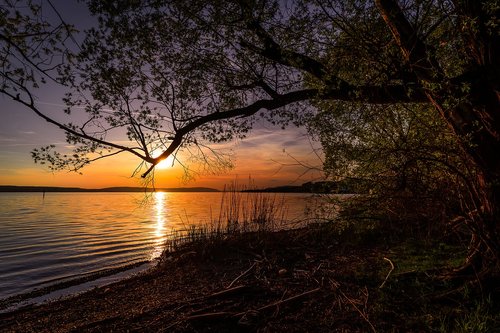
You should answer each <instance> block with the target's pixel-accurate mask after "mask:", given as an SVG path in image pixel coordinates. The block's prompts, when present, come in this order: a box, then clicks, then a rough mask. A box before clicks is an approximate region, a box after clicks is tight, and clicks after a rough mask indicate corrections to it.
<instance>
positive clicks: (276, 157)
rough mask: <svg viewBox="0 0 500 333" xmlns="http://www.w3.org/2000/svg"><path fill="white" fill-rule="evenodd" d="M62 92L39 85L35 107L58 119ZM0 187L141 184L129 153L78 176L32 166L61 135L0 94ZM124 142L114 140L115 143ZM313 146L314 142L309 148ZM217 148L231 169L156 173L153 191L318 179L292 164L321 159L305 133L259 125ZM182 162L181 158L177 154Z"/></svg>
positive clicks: (63, 6) (74, 14)
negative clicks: (37, 152)
mask: <svg viewBox="0 0 500 333" xmlns="http://www.w3.org/2000/svg"><path fill="white" fill-rule="evenodd" d="M53 3H54V5H55V6H56V8H58V10H59V11H60V12H61V14H62V15H63V17H64V18H65V20H66V21H67V22H69V23H72V24H74V25H75V26H76V27H77V29H79V30H83V29H85V28H86V27H88V26H89V25H91V24H92V18H90V16H89V15H83V14H82V13H85V12H86V9H85V8H84V7H83V4H81V3H77V2H76V0H75V1H67V0H57V1H53ZM63 93H64V90H63V89H60V88H57V87H44V88H42V89H40V90H37V91H35V95H36V96H37V98H38V101H37V102H38V105H39V107H40V109H41V110H42V111H44V112H46V113H47V114H50V115H55V117H58V118H60V117H61V115H62V114H63V111H62V109H63V107H64V105H63V103H62V101H61V98H62V96H63ZM0 112H1V115H2V121H1V122H0V185H37V186H77V187H84V188H100V187H108V186H141V185H142V184H141V180H140V178H139V177H138V176H136V177H135V178H132V177H131V175H132V173H133V171H134V169H135V168H136V167H137V165H138V164H139V163H140V160H139V159H138V158H136V157H134V156H132V155H130V154H125V153H124V154H121V155H119V156H116V157H110V158H106V159H103V160H100V161H97V162H95V163H93V164H92V165H90V166H88V167H86V168H84V169H83V170H82V172H83V175H79V174H76V173H69V172H65V171H62V172H57V173H52V172H50V171H49V170H48V169H47V168H46V167H44V166H42V165H38V164H35V163H34V162H33V160H32V159H31V156H30V151H32V150H33V149H34V148H38V147H41V146H46V145H49V144H55V145H56V146H57V147H58V148H59V149H61V148H62V149H64V148H65V147H66V146H67V143H66V142H65V140H64V133H63V132H62V131H61V130H59V129H57V128H55V126H53V125H51V124H49V123H47V122H45V121H44V120H43V119H41V118H38V117H37V116H36V115H35V114H34V113H32V111H30V110H29V109H27V108H25V107H23V106H22V105H19V104H17V103H15V102H13V101H11V100H10V99H8V98H7V97H5V96H0ZM120 139H121V140H124V138H117V140H120ZM314 145H315V146H316V147H317V146H318V143H315V144H314ZM219 148H223V149H225V151H227V152H230V153H231V154H232V161H233V163H234V168H233V169H232V170H230V171H228V172H225V173H222V174H219V175H210V174H206V175H199V176H198V177H197V178H196V179H195V180H191V181H189V182H187V183H186V182H185V181H183V179H182V174H183V171H182V168H181V167H180V166H179V165H178V164H177V165H176V166H175V167H173V168H164V169H158V168H157V170H156V172H155V185H156V186H157V187H179V186H189V187H192V186H207V187H214V188H219V189H220V188H222V187H223V186H224V184H227V183H229V182H230V181H232V180H234V179H236V178H238V179H239V181H241V182H243V183H245V182H246V181H247V179H248V178H249V177H251V178H252V179H253V180H254V182H255V184H256V186H259V187H266V186H280V185H286V184H301V183H303V182H306V181H311V180H318V179H319V177H320V174H319V173H318V172H312V171H310V172H307V173H305V174H304V172H305V171H306V169H305V168H304V167H303V166H299V165H297V161H295V160H294V159H296V160H298V161H301V162H303V163H304V164H308V165H314V166H320V164H321V161H320V160H319V159H318V157H317V156H316V154H314V153H313V149H312V147H311V142H310V140H309V139H308V137H307V135H306V131H305V129H298V128H288V129H286V130H281V129H280V128H277V127H272V126H271V125H269V124H267V123H264V122H261V123H258V124H257V126H256V127H255V129H254V130H253V131H252V132H251V134H250V135H249V137H248V138H247V139H245V140H243V141H237V142H235V141H233V142H229V143H225V144H223V145H220V146H219ZM180 159H181V160H185V159H186V156H182V155H181V156H180Z"/></svg>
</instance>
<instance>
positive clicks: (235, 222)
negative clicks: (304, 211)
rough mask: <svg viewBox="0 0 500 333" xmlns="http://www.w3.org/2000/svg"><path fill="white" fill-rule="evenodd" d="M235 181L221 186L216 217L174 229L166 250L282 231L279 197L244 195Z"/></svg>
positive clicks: (284, 210) (282, 202) (283, 210)
mask: <svg viewBox="0 0 500 333" xmlns="http://www.w3.org/2000/svg"><path fill="white" fill-rule="evenodd" d="M253 189H254V188H253V187H252V186H251V184H250V185H248V186H242V185H239V184H238V183H237V182H236V181H234V182H232V183H230V184H229V185H226V186H224V190H223V192H222V197H221V201H220V209H219V214H218V216H216V217H211V218H210V222H209V223H207V224H203V225H191V226H190V227H188V228H187V229H184V230H175V231H173V232H172V233H171V234H170V235H169V237H167V239H168V240H167V244H166V251H174V250H177V249H179V248H181V247H182V246H183V245H186V244H194V243H205V244H208V243H214V242H218V241H220V240H223V239H225V238H228V237H230V236H232V235H236V234H242V233H264V232H270V231H275V230H277V229H280V228H283V226H284V225H285V221H286V213H287V207H286V205H285V197H284V195H283V194H281V195H280V194H277V193H260V192H244V191H245V190H253Z"/></svg>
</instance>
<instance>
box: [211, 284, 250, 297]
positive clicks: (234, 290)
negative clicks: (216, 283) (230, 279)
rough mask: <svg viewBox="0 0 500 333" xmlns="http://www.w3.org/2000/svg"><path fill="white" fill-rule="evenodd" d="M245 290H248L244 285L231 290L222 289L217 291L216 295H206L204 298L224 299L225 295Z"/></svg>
mask: <svg viewBox="0 0 500 333" xmlns="http://www.w3.org/2000/svg"><path fill="white" fill-rule="evenodd" d="M245 289H248V286H245V285H241V286H236V287H233V288H228V289H224V290H221V291H218V292H216V293H213V294H211V295H208V296H207V297H206V298H217V297H225V296H227V295H231V294H234V293H237V292H240V291H242V290H245Z"/></svg>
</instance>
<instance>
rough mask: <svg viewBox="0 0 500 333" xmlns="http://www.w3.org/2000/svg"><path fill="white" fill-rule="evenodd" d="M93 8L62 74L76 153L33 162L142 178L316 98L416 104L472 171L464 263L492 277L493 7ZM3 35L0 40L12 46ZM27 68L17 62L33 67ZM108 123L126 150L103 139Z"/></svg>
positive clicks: (431, 0) (497, 143) (261, 1)
mask: <svg viewBox="0 0 500 333" xmlns="http://www.w3.org/2000/svg"><path fill="white" fill-rule="evenodd" d="M88 4H89V8H90V9H91V11H92V13H93V14H94V15H96V16H97V17H98V18H99V23H100V24H99V27H96V28H95V29H92V30H90V31H89V32H87V34H86V36H87V37H86V39H85V41H84V42H83V43H82V49H81V51H80V52H78V54H76V56H75V59H74V61H73V62H72V63H71V64H70V65H69V66H66V67H65V68H64V69H63V70H62V71H61V72H60V74H61V76H60V79H61V80H63V83H64V84H66V85H68V86H69V87H71V92H70V93H68V95H67V98H66V102H67V105H68V109H67V112H68V113H71V112H76V110H78V108H77V107H83V108H84V110H85V111H86V113H87V116H88V118H87V120H85V121H84V122H83V123H82V124H79V125H76V124H68V125H62V127H63V128H65V130H66V133H67V134H68V141H69V142H71V143H72V144H75V145H76V146H77V148H76V151H75V152H74V154H73V155H70V156H61V155H60V154H58V153H52V151H51V149H50V148H49V149H45V150H43V151H42V150H38V151H36V152H34V157H35V160H37V161H42V160H45V161H49V162H51V163H52V164H53V165H54V166H55V167H64V166H67V165H68V163H69V164H70V165H73V166H74V168H75V169H78V168H79V167H81V166H83V165H85V164H87V163H88V162H90V161H91V160H92V157H89V156H92V155H93V154H103V155H109V154H115V153H119V152H129V153H132V154H133V155H135V156H137V157H139V158H140V159H142V160H143V161H145V162H146V163H148V164H149V167H148V168H147V169H146V170H145V171H144V173H143V176H147V175H148V174H149V173H150V172H151V170H153V168H154V166H155V165H156V164H157V163H158V162H160V161H161V160H163V159H165V158H166V157H167V156H169V155H171V154H175V153H176V151H177V150H178V149H180V148H183V147H184V148H187V147H193V146H194V147H201V146H203V145H205V144H206V142H218V141H224V140H229V139H232V138H234V137H242V136H244V135H245V134H246V132H247V131H248V130H249V129H250V128H251V126H252V123H253V121H254V120H255V119H256V118H257V117H263V118H266V119H268V120H270V121H272V122H278V123H280V124H287V123H289V122H294V123H296V124H301V123H303V121H304V120H305V119H306V118H307V117H308V116H309V115H310V113H311V112H314V108H312V107H311V106H310V104H307V103H305V102H308V101H311V100H313V101H318V100H335V101H339V102H343V103H360V104H363V105H398V104H407V103H412V104H415V103H416V104H419V103H423V104H427V105H430V106H432V107H433V108H434V110H435V112H437V114H439V116H440V117H441V119H442V120H443V121H444V122H445V123H446V124H447V125H448V126H449V127H450V128H451V129H452V131H453V133H454V134H455V135H456V137H457V140H458V144H459V146H460V148H461V149H462V150H463V151H464V153H465V156H466V158H467V160H468V161H467V162H468V163H470V164H471V165H473V166H474V168H475V170H476V171H475V173H474V175H473V178H472V179H471V180H470V182H469V183H468V189H467V190H468V194H469V195H470V197H471V198H472V200H471V202H473V206H474V207H473V208H472V209H471V210H470V211H469V212H466V213H467V214H468V218H467V223H468V225H469V226H470V228H471V229H472V231H473V234H474V239H473V243H472V246H471V255H470V257H469V260H468V264H469V267H472V266H471V265H470V264H474V265H473V266H474V267H475V268H476V269H478V270H479V271H480V272H486V271H488V270H489V269H491V268H492V267H495V268H498V266H499V263H500V255H499V253H500V249H499V240H498V237H499V232H498V231H499V223H498V219H499V216H500V202H499V201H500V199H499V198H500V154H498V151H500V149H499V148H500V133H499V130H500V120H499V119H500V114H499V110H500V107H499V106H500V105H499V104H500V102H499V77H500V75H499V74H500V68H499V61H500V60H499V59H500V57H499V47H500V40H499V39H500V34H499V28H498V12H499V6H498V4H497V2H496V1H493V0H491V1H467V0H422V1H410V0H404V1H403V0H402V1H396V0H375V1H368V0H348V1H340V0H338V1H337V0H329V1H313V0H311V1H305V0H304V1H286V2H282V1H277V0H267V1H266V0H253V1H252V0H240V1H210V2H207V1H199V0H192V1H180V0H178V1H177V0H144V1H135V0H116V1H97V0H95V1H94V0H89V1H88ZM9 15H10V14H8V15H4V16H9ZM4 35H7V39H6V38H2V43H4V40H7V41H8V40H9V37H8V36H9V35H8V33H7V34H6V33H5V32H4ZM2 45H3V44H2ZM29 59H30V58H29V57H28V58H26V59H21V62H23V63H28V66H32V65H33V64H30V63H29ZM7 61H9V59H7ZM2 92H4V93H7V94H8V95H9V96H11V97H12V98H14V99H16V100H18V101H21V102H23V101H26V100H22V97H18V95H16V94H14V93H10V92H9V91H7V90H6V89H5V88H4V89H3V90H2ZM25 93H26V94H28V95H29V93H28V92H25ZM24 103H25V104H26V105H28V106H29V107H31V108H32V109H33V110H34V111H35V112H37V111H36V105H33V103H30V102H29V101H28V102H24ZM58 126H60V127H61V124H58ZM117 128H122V129H124V131H125V132H124V133H123V134H126V135H128V138H129V139H130V141H131V142H133V144H132V145H121V144H116V143H113V142H112V141H110V140H107V139H106V138H107V137H108V135H109V133H110V132H111V131H112V130H114V129H117ZM158 149H161V150H162V153H161V154H160V155H158V156H156V157H153V156H154V154H153V152H154V151H155V150H158ZM89 154H90V155H89Z"/></svg>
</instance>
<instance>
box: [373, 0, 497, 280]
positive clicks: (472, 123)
mask: <svg viewBox="0 0 500 333" xmlns="http://www.w3.org/2000/svg"><path fill="white" fill-rule="evenodd" d="M375 3H376V5H377V7H378V8H379V10H380V14H381V17H382V18H383V20H384V21H385V22H386V24H387V26H388V28H389V29H390V30H391V32H392V35H393V37H394V40H395V42H396V44H397V45H398V46H399V48H400V50H401V53H402V56H403V58H404V60H405V62H406V63H408V65H409V66H410V68H412V70H413V72H414V74H415V76H416V77H417V78H418V80H419V81H420V82H421V83H422V84H423V86H424V87H425V86H429V87H431V86H432V85H433V84H435V85H437V86H439V87H440V88H439V89H432V88H431V89H426V90H425V93H426V95H427V97H428V99H429V101H430V102H431V103H432V104H433V105H434V107H435V108H436V109H437V110H438V111H439V113H440V115H441V116H442V117H443V118H444V120H445V121H446V122H447V123H448V125H449V126H450V127H451V128H452V129H453V131H454V132H455V133H456V134H457V136H458V138H459V140H460V142H461V145H462V148H463V150H464V152H465V155H466V156H467V158H468V160H469V162H470V163H471V165H473V166H474V169H475V170H476V171H474V175H475V176H474V178H475V179H472V181H473V182H472V183H473V185H472V187H473V188H469V191H470V194H471V195H470V197H471V199H472V200H471V201H472V203H473V206H474V208H473V209H472V210H471V211H470V212H465V213H468V214H469V215H470V216H469V218H468V219H467V221H468V225H469V227H470V229H471V233H472V239H471V243H470V248H469V255H468V257H467V260H466V263H465V265H464V267H462V269H461V270H460V272H469V273H473V274H477V275H478V276H483V275H485V274H487V273H489V272H496V273H498V272H499V271H500V252H499V251H500V244H499V241H500V34H499V33H498V31H496V29H495V28H492V27H491V25H490V23H491V21H492V20H493V21H494V20H495V19H497V17H498V14H499V10H498V9H497V8H488V7H487V6H486V5H485V3H484V2H483V1H465V0H455V1H454V4H455V9H456V13H457V17H458V23H459V24H458V25H457V28H459V29H460V30H461V31H460V34H461V35H462V36H463V40H464V43H465V45H466V46H467V47H466V49H467V51H466V54H464V57H466V59H468V65H469V68H467V69H466V71H465V72H464V73H463V75H461V77H458V78H454V79H449V78H447V77H446V75H445V72H444V71H443V69H442V68H441V67H440V64H439V62H438V61H437V59H436V57H435V50H433V49H432V48H430V47H428V46H427V45H426V44H425V40H421V39H420V38H419V34H418V32H417V31H416V30H415V29H414V27H413V26H412V24H411V23H410V22H409V21H408V19H407V18H406V17H405V15H404V13H403V11H402V10H401V7H400V6H399V4H398V1H396V0H375ZM453 105H454V106H453Z"/></svg>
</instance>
